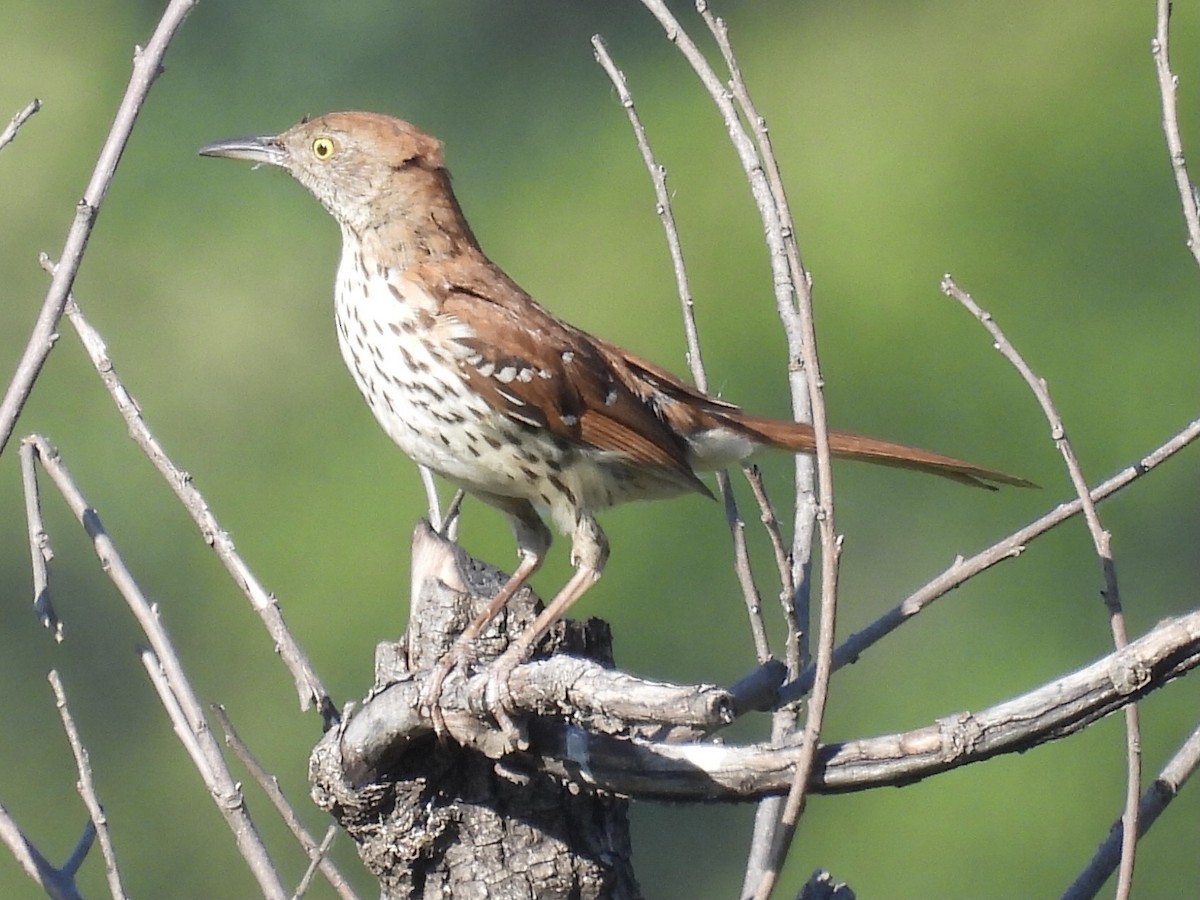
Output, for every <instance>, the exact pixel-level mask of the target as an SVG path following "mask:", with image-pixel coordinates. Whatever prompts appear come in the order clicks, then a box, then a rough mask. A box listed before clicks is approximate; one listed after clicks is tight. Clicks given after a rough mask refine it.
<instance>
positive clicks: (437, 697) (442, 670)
mask: <svg viewBox="0 0 1200 900" xmlns="http://www.w3.org/2000/svg"><path fill="white" fill-rule="evenodd" d="M473 661H474V654H473V653H472V652H471V647H470V645H469V644H464V643H463V642H461V641H457V642H455V644H454V646H452V647H451V648H450V649H449V650H447V651H446V652H445V654H443V656H442V658H441V659H439V660H438V662H437V665H435V666H434V667H433V672H432V673H430V676H429V680H428V681H427V682H426V683H425V687H424V689H423V690H422V691H421V700H420V703H421V711H422V712H423V713H425V714H427V715H428V716H429V718H430V720H431V721H432V723H433V731H434V734H436V735H437V737H438V740H440V741H444V740H445V739H446V736H447V735H448V734H449V730H448V729H447V728H446V714H445V711H444V710H443V709H442V690H443V689H444V688H445V685H446V678H447V676H448V675H449V674H450V673H451V672H453V671H454V670H455V669H457V668H461V669H463V670H464V671H465V670H466V669H468V668H469V667H470V666H471V664H472V662H473Z"/></svg>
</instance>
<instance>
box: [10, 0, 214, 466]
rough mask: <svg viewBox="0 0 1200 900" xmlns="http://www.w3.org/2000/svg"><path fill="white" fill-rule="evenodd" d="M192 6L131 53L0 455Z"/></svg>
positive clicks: (192, 1) (178, 9) (13, 398)
mask: <svg viewBox="0 0 1200 900" xmlns="http://www.w3.org/2000/svg"><path fill="white" fill-rule="evenodd" d="M195 5H196V0H171V2H170V3H169V4H168V5H167V9H166V11H165V12H164V13H163V15H162V18H161V19H159V21H158V25H157V27H155V29H154V34H153V36H152V37H151V38H150V43H149V44H147V45H146V47H145V48H144V49H143V48H141V47H137V48H135V52H134V55H133V75H132V76H131V77H130V79H129V85H128V86H127V87H126V88H125V96H124V97H123V98H122V99H121V105H120V106H119V107H118V108H117V115H116V118H115V119H114V120H113V124H112V128H110V129H109V132H108V137H107V138H106V139H105V141H104V146H103V147H102V148H101V150H100V157H99V158H98V159H97V160H96V168H95V169H94V170H93V172H92V177H91V179H90V180H89V181H88V185H87V188H86V189H85V190H84V192H83V199H82V200H80V201H79V203H78V204H77V205H76V207H75V220H74V221H73V222H72V223H71V228H70V230H69V231H68V232H67V239H66V243H65V244H64V245H63V248H62V252H61V253H60V254H59V263H60V264H59V266H58V268H57V269H56V270H55V272H54V277H53V278H52V279H51V281H50V288H49V290H47V292H46V299H45V300H43V301H42V309H41V312H40V313H39V314H38V318H37V322H36V324H35V325H34V326H33V332H32V334H30V336H29V342H28V344H27V345H26V347H25V351H24V353H22V354H21V360H20V362H19V363H18V364H17V371H16V373H15V374H14V375H13V378H12V381H10V382H9V385H8V390H7V391H6V392H5V395H4V400H3V401H0V454H3V453H4V448H5V447H6V446H7V445H8V440H9V438H10V437H12V433H13V429H14V428H15V427H16V424H17V417H18V416H19V415H20V414H21V409H22V408H23V407H24V406H25V401H26V400H28V399H29V394H30V392H31V391H32V390H33V384H34V382H35V381H37V377H38V374H39V373H40V372H41V370H42V366H43V365H44V364H45V362H46V357H48V356H49V355H50V351H51V349H53V347H54V343H55V341H56V339H57V329H58V321H59V319H61V318H62V314H63V309H64V308H65V307H66V305H67V295H68V294H69V293H70V290H71V285H72V284H73V283H74V281H75V273H76V272H78V271H79V265H80V263H81V262H82V261H83V253H84V251H85V250H86V249H87V242H88V238H89V237H90V236H91V233H92V228H93V227H94V226H95V224H96V217H97V216H98V215H99V214H100V206H101V204H103V203H104V197H105V195H106V194H107V193H108V186H109V185H110V184H111V183H112V180H113V176H114V175H115V174H116V171H117V164H118V163H119V162H120V161H121V154H122V153H123V152H124V151H125V145H126V144H127V143H128V142H129V135H130V134H131V133H132V131H133V126H134V125H135V124H136V123H137V118H138V113H140V112H141V109H142V104H143V103H144V102H145V100H146V95H147V94H148V93H149V91H150V88H151V86H152V85H153V84H154V81H155V79H156V78H157V77H158V76H159V74H160V73H161V72H162V60H163V57H164V56H165V55H166V52H167V48H168V47H169V46H170V44H171V40H172V38H174V37H175V33H176V32H177V31H178V30H179V27H180V26H181V25H182V24H183V20H184V19H186V18H187V15H188V13H189V12H191V11H192V7H193V6H195Z"/></svg>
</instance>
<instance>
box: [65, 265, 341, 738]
mask: <svg viewBox="0 0 1200 900" xmlns="http://www.w3.org/2000/svg"><path fill="white" fill-rule="evenodd" d="M42 265H43V267H45V268H47V270H52V269H53V265H52V264H51V263H50V261H49V260H48V259H46V258H45V257H44V256H43V257H42ZM66 313H67V318H68V320H69V321H70V322H71V325H72V326H73V327H74V328H75V331H76V333H77V334H78V335H79V339H80V341H82V342H83V348H84V350H86V351H87V354H88V357H89V358H90V359H91V361H92V365H93V367H95V369H96V371H97V372H98V373H99V375H100V380H101V381H102V382H103V383H104V387H105V388H106V389H107V390H108V393H109V396H110V397H112V400H113V403H115V404H116V407H117V411H118V412H120V413H121V417H122V418H123V419H124V420H125V424H126V425H127V426H128V431H129V436H130V437H131V438H132V439H133V441H134V443H135V444H137V445H138V447H140V448H141V450H142V452H144V453H145V454H146V456H147V457H148V458H149V459H150V462H152V463H153V464H154V467H155V468H156V469H157V470H158V472H159V474H160V475H162V477H163V478H164V479H165V480H166V482H167V484H168V485H169V486H170V488H171V490H172V491H173V492H174V493H175V496H176V497H178V498H179V501H180V502H181V503H182V504H183V506H184V508H185V509H186V510H187V511H188V513H189V514H190V515H191V517H192V521H194V522H195V523H196V527H197V528H199V529H200V535H201V537H203V539H204V542H205V543H206V544H208V545H209V546H210V547H212V549H213V552H214V553H216V555H217V558H218V559H219V560H221V562H222V563H223V564H224V565H225V569H226V571H227V572H229V574H230V576H231V577H232V578H233V581H234V584H236V585H237V586H238V588H239V589H240V590H241V592H242V593H243V594H244V595H245V597H246V599H247V600H249V601H250V606H251V607H252V608H253V609H254V611H255V612H256V613H257V614H258V616H259V618H260V619H262V621H263V624H264V625H265V626H266V628H267V633H268V634H269V635H270V638H271V641H272V643H273V646H274V647H275V650H276V652H277V653H278V654H279V656H280V658H281V659H282V660H283V662H284V664H285V665H286V666H287V667H288V670H289V671H290V672H291V674H292V679H293V681H294V682H295V684H296V691H297V693H298V695H299V697H300V707H301V709H305V710H307V709H308V708H309V707H310V706H311V705H312V704H313V703H314V702H315V703H316V705H317V707H318V709H319V710H320V712H321V715H322V716H323V717H324V718H325V720H326V722H330V721H333V720H334V719H336V718H337V709H336V708H335V707H334V706H333V703H332V701H331V700H330V699H329V694H328V692H327V691H326V690H325V686H324V685H323V684H322V683H321V679H320V677H319V676H318V675H317V673H316V671H315V670H314V669H313V666H312V663H311V662H309V660H308V656H307V655H306V654H305V653H304V650H303V649H302V648H301V647H300V644H299V643H298V642H297V641H296V638H295V637H294V636H293V635H292V633H291V631H290V630H289V629H288V627H287V623H286V622H284V620H283V613H282V611H281V610H280V607H279V601H278V600H276V599H275V597H274V596H273V595H272V594H270V593H269V592H268V591H267V589H266V588H265V587H263V585H262V583H261V582H259V580H258V578H257V577H255V575H254V573H253V572H252V571H251V570H250V567H249V566H248V565H247V564H246V562H245V560H243V559H242V557H241V556H240V555H239V554H238V552H237V549H236V547H235V546H234V543H233V538H231V537H230V536H229V532H227V531H225V529H223V528H222V527H221V524H220V523H219V522H218V521H217V518H216V516H215V515H214V514H213V512H212V510H211V509H210V508H209V506H208V502H207V501H206V500H205V499H204V496H203V495H202V494H201V493H200V490H199V489H198V488H197V487H196V485H195V482H194V481H193V480H192V476H191V475H190V474H188V473H187V472H184V471H183V470H182V469H180V468H179V467H178V466H176V465H175V463H173V462H172V461H171V458H170V457H169V456H167V454H166V451H165V450H163V448H162V446H161V445H160V444H159V442H158V439H157V438H155V437H154V435H153V434H152V433H151V431H150V428H149V426H148V425H147V424H146V421H145V419H143V418H142V412H141V407H140V406H139V405H138V402H137V400H136V399H134V397H133V395H132V394H130V393H129V390H128V389H127V388H126V387H125V385H124V383H123V382H122V381H121V379H120V377H119V376H118V375H117V370H116V368H115V367H114V366H113V361H112V359H111V358H109V355H108V348H107V347H106V346H105V344H104V339H103V338H102V337H101V336H100V333H99V332H97V331H96V329H94V328H93V327H92V326H91V324H90V323H89V322H88V321H87V319H86V318H84V315H83V312H82V310H80V308H79V305H78V303H77V302H76V300H75V297H74V295H73V294H69V295H68V303H67V308H66Z"/></svg>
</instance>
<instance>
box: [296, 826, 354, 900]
mask: <svg viewBox="0 0 1200 900" xmlns="http://www.w3.org/2000/svg"><path fill="white" fill-rule="evenodd" d="M337 836H338V827H337V826H336V825H330V826H329V827H328V828H326V829H325V837H324V838H323V839H322V840H321V843H320V845H319V846H318V847H317V850H316V852H315V853H314V854H312V858H311V859H310V860H309V861H308V868H307V869H305V870H304V876H303V877H302V878H301V879H300V882H299V884H297V885H296V892H295V893H294V894H292V900H300V898H301V897H303V896H304V895H305V894H307V893H308V889H309V888H310V887H312V883H313V879H314V878H315V877H316V875H317V868H318V867H319V866H320V865H321V863H322V862H324V860H325V855H326V854H327V853H328V852H329V848H330V847H332V846H333V839H334V838H336V837H337ZM349 896H355V895H354V894H350V895H349Z"/></svg>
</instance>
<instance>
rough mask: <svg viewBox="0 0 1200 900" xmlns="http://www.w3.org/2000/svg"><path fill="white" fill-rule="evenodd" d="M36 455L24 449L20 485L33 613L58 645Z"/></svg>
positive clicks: (26, 446)
mask: <svg viewBox="0 0 1200 900" xmlns="http://www.w3.org/2000/svg"><path fill="white" fill-rule="evenodd" d="M34 455H35V454H34V448H33V446H32V445H30V444H22V445H21V449H20V451H19V456H20V459H21V482H22V485H23V488H24V492H25V522H26V524H27V525H28V528H29V555H30V563H31V567H32V569H33V609H34V612H36V613H37V617H38V621H40V622H41V623H42V625H43V626H45V627H46V628H47V629H49V630H50V632H51V633H52V634H53V635H54V640H55V641H58V642H60V643H61V642H62V639H63V625H62V622H61V621H59V618H58V616H57V615H56V614H55V612H54V606H53V604H52V603H51V602H50V568H49V565H50V560H51V559H53V558H54V550H53V549H52V548H51V547H50V536H49V535H48V534H47V533H46V526H45V524H44V523H43V521H42V500H41V495H40V494H39V492H38V481H37V464H36V461H35V459H34Z"/></svg>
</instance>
